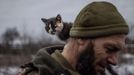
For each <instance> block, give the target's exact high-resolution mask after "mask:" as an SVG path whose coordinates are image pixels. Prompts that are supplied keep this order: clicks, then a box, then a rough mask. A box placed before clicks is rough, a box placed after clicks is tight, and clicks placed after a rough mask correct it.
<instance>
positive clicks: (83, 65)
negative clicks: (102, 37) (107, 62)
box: [76, 43, 96, 75]
mask: <svg viewBox="0 0 134 75" xmlns="http://www.w3.org/2000/svg"><path fill="white" fill-rule="evenodd" d="M94 59H95V57H94V50H93V45H92V44H91V43H89V44H88V46H87V48H85V50H84V52H83V53H82V54H81V55H80V58H79V60H78V63H77V65H76V69H77V70H78V71H79V73H80V74H81V75H96V72H95V67H94V66H93V62H94Z"/></svg>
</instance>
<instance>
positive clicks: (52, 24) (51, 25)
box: [41, 14, 72, 41]
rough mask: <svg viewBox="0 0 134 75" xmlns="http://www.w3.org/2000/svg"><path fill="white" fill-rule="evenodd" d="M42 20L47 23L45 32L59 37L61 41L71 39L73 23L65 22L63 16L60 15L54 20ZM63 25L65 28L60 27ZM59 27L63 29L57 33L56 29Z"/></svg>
mask: <svg viewBox="0 0 134 75" xmlns="http://www.w3.org/2000/svg"><path fill="white" fill-rule="evenodd" d="M41 20H42V21H43V22H44V23H45V30H46V32H47V33H49V34H52V35H56V36H58V37H59V39H60V40H63V41H66V40H67V39H68V38H69V31H70V29H71V27H72V23H67V22H63V21H62V18H61V16H60V15H59V14H58V15H57V16H56V17H53V18H49V19H46V18H41ZM60 24H62V25H63V27H61V26H62V25H61V26H58V25H60ZM58 27H59V28H60V27H61V28H60V29H61V30H60V31H57V30H56V28H57V29H58Z"/></svg>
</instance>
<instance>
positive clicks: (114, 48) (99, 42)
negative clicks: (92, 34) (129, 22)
mask: <svg viewBox="0 0 134 75" xmlns="http://www.w3.org/2000/svg"><path fill="white" fill-rule="evenodd" d="M123 49H125V35H113V36H108V37H102V38H96V39H93V50H94V57H95V60H94V63H93V65H94V67H95V71H96V74H97V75H102V74H104V73H105V68H106V67H107V66H108V65H109V64H110V65H116V64H117V63H118V52H119V51H121V50H123Z"/></svg>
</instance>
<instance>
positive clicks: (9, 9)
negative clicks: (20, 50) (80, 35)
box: [0, 0, 134, 37]
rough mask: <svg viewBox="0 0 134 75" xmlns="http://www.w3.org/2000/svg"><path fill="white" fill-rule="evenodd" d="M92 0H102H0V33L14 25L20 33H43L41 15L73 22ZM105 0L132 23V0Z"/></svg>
mask: <svg viewBox="0 0 134 75" xmlns="http://www.w3.org/2000/svg"><path fill="white" fill-rule="evenodd" d="M92 1H102V0H0V35H1V34H2V33H3V32H4V30H5V29H6V28H7V27H15V26H16V27H17V28H18V29H19V31H20V32H21V33H22V32H26V33H28V34H29V35H32V36H33V37H37V36H39V35H40V34H42V33H44V34H45V32H44V31H43V30H44V24H43V22H42V21H41V20H40V19H41V18H42V17H45V18H50V17H53V16H56V15H57V14H61V16H62V18H63V20H64V21H67V22H73V21H74V19H75V17H76V15H77V14H78V13H79V11H80V10H81V9H82V8H83V7H84V6H85V5H87V4H88V3H91V2H92ZM105 1H109V2H112V3H113V4H114V5H115V6H116V7H117V8H118V10H119V11H120V12H121V14H122V15H123V17H124V18H125V19H126V21H127V23H131V24H134V15H133V13H134V0H105ZM132 32H134V30H133V31H131V34H132ZM132 35H133V36H134V33H133V34H132Z"/></svg>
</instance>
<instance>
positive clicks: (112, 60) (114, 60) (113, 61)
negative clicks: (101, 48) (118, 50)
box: [107, 54, 118, 65]
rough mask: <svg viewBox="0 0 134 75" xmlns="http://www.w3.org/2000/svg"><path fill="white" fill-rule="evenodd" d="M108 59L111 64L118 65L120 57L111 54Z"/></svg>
mask: <svg viewBox="0 0 134 75" xmlns="http://www.w3.org/2000/svg"><path fill="white" fill-rule="evenodd" d="M107 61H108V63H109V64H112V65H116V64H117V63H118V57H117V55H115V54H110V55H109V56H108V57H107Z"/></svg>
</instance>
